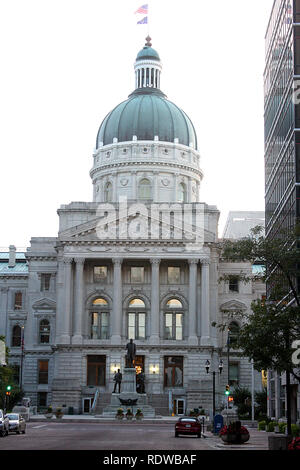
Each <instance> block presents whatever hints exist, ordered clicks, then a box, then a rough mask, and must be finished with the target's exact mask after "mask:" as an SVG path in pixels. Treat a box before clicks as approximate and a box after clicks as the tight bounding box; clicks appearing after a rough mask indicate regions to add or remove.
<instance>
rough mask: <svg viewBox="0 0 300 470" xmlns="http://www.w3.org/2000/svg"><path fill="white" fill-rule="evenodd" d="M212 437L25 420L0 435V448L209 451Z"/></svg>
mask: <svg viewBox="0 0 300 470" xmlns="http://www.w3.org/2000/svg"><path fill="white" fill-rule="evenodd" d="M212 448H213V442H212V439H209V438H207V439H204V438H203V437H202V438H200V439H199V438H197V437H196V436H180V437H178V438H175V435H174V424H145V423H143V424H138V423H128V424H125V423H124V424H123V423H122V424H119V423H115V422H112V423H55V422H54V423H34V422H32V423H30V422H29V423H27V427H26V434H20V435H16V434H9V435H8V436H7V437H3V438H2V437H1V438H0V451H1V450H123V449H124V450H151V451H152V450H177V451H178V450H205V449H206V450H212Z"/></svg>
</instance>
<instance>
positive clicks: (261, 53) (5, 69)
mask: <svg viewBox="0 0 300 470" xmlns="http://www.w3.org/2000/svg"><path fill="white" fill-rule="evenodd" d="M144 1H145V2H146V0H144ZM142 4H143V0H142V1H139V0H114V1H111V0H26V2H25V1H24V0H0V41H1V65H2V67H1V69H2V70H1V74H0V103H1V105H0V175H1V184H0V204H1V205H0V210H1V212H0V213H1V217H0V229H1V230H0V249H3V248H6V247H8V246H9V245H10V244H13V245H15V246H17V247H18V248H19V249H23V248H24V247H27V246H29V244H30V239H31V237H39V236H45V237H47V236H49V237H55V236H57V232H58V215H57V209H58V208H59V207H60V205H62V204H69V203H70V202H72V201H92V181H91V179H90V176H89V171H90V169H91V168H92V153H93V150H94V148H95V143H96V135H97V132H98V128H99V126H100V124H101V122H102V120H103V119H104V117H105V116H106V114H107V113H108V112H109V111H111V110H112V109H113V108H114V107H115V106H116V105H117V104H118V103H120V102H121V101H124V100H125V99H127V97H128V95H129V94H130V93H131V92H132V91H133V89H134V70H133V65H134V61H135V58H136V55H137V53H138V51H139V50H140V49H142V47H143V46H144V44H145V37H146V36H147V34H148V27H147V26H146V25H137V21H138V20H139V19H141V18H142V17H143V16H141V15H138V14H135V11H136V10H137V9H138V7H140V6H141V5H142ZM148 4H149V33H150V36H151V38H152V45H153V47H154V48H155V49H156V50H157V51H158V53H159V55H160V58H161V60H162V65H163V71H162V77H161V89H162V91H163V92H164V93H165V94H166V95H167V98H168V99H169V100H170V101H173V102H174V103H175V104H176V105H177V106H179V107H180V108H182V109H183V110H184V111H185V112H186V113H187V114H188V116H189V117H190V119H191V120H192V122H193V124H194V126H195V129H196V132H197V137H198V147H199V151H200V154H201V162H202V163H201V165H202V170H203V172H204V179H203V181H202V184H201V190H200V191H201V192H200V200H201V202H206V203H207V204H210V205H216V206H217V208H218V209H219V210H220V212H221V215H220V223H219V235H220V236H221V235H222V231H223V227H224V224H225V221H226V218H227V215H228V212H229V211H231V210H245V211H248V210H253V211H256V210H264V137H263V72H264V57H265V41H264V37H265V32H266V28H267V24H268V19H269V15H270V12H271V9H272V5H273V0H251V2H246V1H245V0H244V1H241V0H227V1H224V0H214V1H212V0H209V1H207V0H206V1H204V0H185V1H183V0H149V1H148Z"/></svg>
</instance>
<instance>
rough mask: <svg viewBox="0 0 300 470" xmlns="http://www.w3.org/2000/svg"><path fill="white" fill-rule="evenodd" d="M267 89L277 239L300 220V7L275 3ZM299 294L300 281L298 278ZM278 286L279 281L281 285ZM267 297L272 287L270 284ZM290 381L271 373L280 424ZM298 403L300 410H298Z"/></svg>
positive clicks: (270, 228)
mask: <svg viewBox="0 0 300 470" xmlns="http://www.w3.org/2000/svg"><path fill="white" fill-rule="evenodd" d="M265 39H266V63H265V72H264V86H265V102H264V115H265V217H266V223H265V231H266V236H267V237H270V238H271V239H272V238H276V237H279V236H281V233H280V232H281V231H282V230H284V231H288V232H289V231H291V230H293V229H294V228H295V226H296V224H297V222H298V223H299V220H300V1H299V0H274V4H273V8H272V11H271V16H270V20H269V24H268V27H267V32H266V38H265ZM295 261H297V260H295ZM281 279H282V285H283V286H284V287H285V288H284V290H283V291H282V293H281V295H280V298H279V299H278V300H279V301H281V302H282V304H283V305H286V304H287V303H288V304H290V305H292V304H293V303H294V302H295V295H294V294H293V292H292V291H291V290H290V286H289V285H288V284H287V282H286V281H285V278H284V277H283V276H282V277H281ZM293 282H294V287H295V289H296V291H297V290H298V293H299V292H300V279H299V277H298V278H297V275H296V274H295V275H294V278H293ZM277 283H278V281H277ZM266 287H267V296H269V295H270V293H271V290H272V286H271V283H268V282H267V286H266ZM291 380H292V383H291V387H290V397H291V414H292V419H293V421H296V419H299V411H298V415H297V408H298V410H299V408H300V394H299V385H298V384H297V382H296V381H294V380H293V379H291ZM285 384H286V382H285V376H282V375H281V374H277V373H276V372H270V373H269V377H268V389H269V400H268V407H269V415H270V416H272V417H276V418H280V417H282V416H284V414H285V409H286V403H285V402H286V393H285ZM297 402H298V405H297Z"/></svg>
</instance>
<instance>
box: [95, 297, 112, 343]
mask: <svg viewBox="0 0 300 470" xmlns="http://www.w3.org/2000/svg"><path fill="white" fill-rule="evenodd" d="M109 314H110V309H109V304H108V302H107V300H106V299H104V298H102V297H98V298H96V299H94V300H93V302H92V307H91V311H90V338H91V339H108V337H109Z"/></svg>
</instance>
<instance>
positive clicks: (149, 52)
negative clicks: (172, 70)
mask: <svg viewBox="0 0 300 470" xmlns="http://www.w3.org/2000/svg"><path fill="white" fill-rule="evenodd" d="M149 59H150V60H160V58H159V55H158V52H157V51H156V50H155V49H153V47H149V46H144V47H143V49H141V50H140V52H139V53H138V55H137V56H136V60H149Z"/></svg>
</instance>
